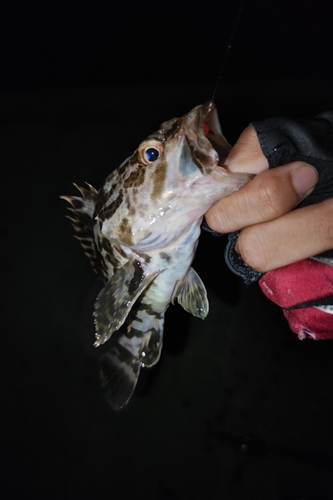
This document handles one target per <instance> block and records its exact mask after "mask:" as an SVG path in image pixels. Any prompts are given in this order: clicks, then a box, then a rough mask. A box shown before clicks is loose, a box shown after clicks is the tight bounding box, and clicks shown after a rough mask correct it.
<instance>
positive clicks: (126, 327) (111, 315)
mask: <svg viewBox="0 0 333 500" xmlns="http://www.w3.org/2000/svg"><path fill="white" fill-rule="evenodd" d="M230 147H231V146H230V144H229V143H228V142H227V140H226V139H225V137H224V135H223V133H222V131H221V126H220V123H219V118H218V114H217V110H216V106H215V103H214V101H213V100H211V101H209V102H207V103H205V104H203V105H199V106H196V107H195V108H193V109H192V110H191V111H190V112H188V113H186V114H185V115H183V116H181V117H180V118H173V119H171V120H168V121H165V122H164V123H162V125H161V126H160V127H159V128H158V130H157V131H155V132H153V133H152V134H150V135H149V136H148V137H147V139H145V140H144V141H143V142H141V143H140V144H139V147H138V148H137V149H136V151H135V152H134V153H133V155H132V156H130V157H129V158H127V159H126V160H125V161H124V162H123V163H122V164H121V165H120V166H119V167H118V168H117V169H115V170H113V171H112V172H111V173H110V175H109V176H108V177H107V178H106V180H105V182H104V183H103V185H102V186H101V187H100V189H99V190H96V189H95V188H94V187H93V186H91V185H90V184H88V183H86V185H85V186H84V187H83V186H78V185H76V184H74V186H75V187H76V188H77V189H78V191H79V192H80V195H81V196H62V198H63V199H64V200H66V201H67V202H68V203H69V207H68V208H69V210H70V211H71V214H70V216H68V217H69V219H70V221H71V222H72V225H73V227H74V230H75V236H76V238H77V239H78V240H79V242H80V243H81V246H82V247H83V250H84V252H85V254H86V255H87V256H88V258H89V259H90V261H91V263H92V266H93V268H94V270H95V271H96V272H97V273H98V274H99V275H100V276H101V278H102V280H103V282H104V285H103V288H102V289H101V291H100V293H99V294H98V296H97V299H96V302H95V307H94V313H93V315H94V323H95V343H94V346H95V347H98V346H100V345H102V344H105V343H106V342H108V343H109V345H110V348H109V350H108V351H107V352H106V354H105V355H103V356H102V358H101V379H102V384H103V386H104V388H105V391H106V397H107V400H108V402H109V404H110V405H111V407H112V408H114V409H121V408H123V407H124V406H125V405H126V404H127V403H128V402H129V400H130V399H131V396H132V394H133V392H134V389H135V386H136V384H137V381H138V377H139V374H140V370H141V369H142V368H150V367H152V366H154V365H156V363H157V362H158V361H159V359H160V356H161V349H162V344H163V328H164V318H165V312H166V310H167V308H168V306H169V305H170V304H173V303H175V301H176V300H177V302H178V303H179V304H180V305H181V306H182V307H183V308H184V309H185V311H187V312H189V313H191V314H192V315H194V316H196V317H199V318H201V319H204V318H205V317H206V316H207V314H208V310H209V303H208V298H207V292H206V288H205V286H204V284H203V282H202V280H201V278H200V277H199V276H198V274H197V273H196V271H195V270H194V269H193V267H192V262H193V260H194V256H195V252H196V248H197V245H198V238H199V235H200V231H201V223H202V219H203V216H204V214H205V212H206V211H207V210H208V209H209V208H210V207H211V206H212V205H213V204H214V203H216V202H217V201H218V200H219V199H220V198H222V197H225V196H228V195H230V194H231V193H233V192H235V191H236V190H238V189H240V188H241V187H242V186H244V185H245V184H246V183H247V182H248V181H249V180H250V179H251V178H252V176H251V175H250V174H246V173H230V172H228V171H227V170H226V169H225V168H224V167H223V166H220V164H219V163H221V161H222V159H223V157H225V156H226V155H227V153H228V151H229V149H230Z"/></svg>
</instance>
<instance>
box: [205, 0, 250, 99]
mask: <svg viewBox="0 0 333 500" xmlns="http://www.w3.org/2000/svg"><path fill="white" fill-rule="evenodd" d="M245 2H246V0H241V2H240V4H239V6H238V10H237V14H236V18H235V21H234V24H233V26H232V30H231V34H230V37H229V40H228V43H227V48H226V50H225V52H224V57H223V60H222V64H221V67H220V71H219V74H218V76H217V80H216V84H215V88H214V91H213V95H212V100H214V98H215V95H216V91H217V88H218V86H219V84H220V81H221V77H222V74H223V73H224V70H225V68H226V65H227V61H228V58H229V54H230V51H231V48H232V45H233V43H234V40H235V37H236V35H237V32H238V31H237V30H238V27H239V23H240V20H241V17H242V13H243V7H244V5H245Z"/></svg>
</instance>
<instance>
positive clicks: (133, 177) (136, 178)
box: [124, 165, 145, 189]
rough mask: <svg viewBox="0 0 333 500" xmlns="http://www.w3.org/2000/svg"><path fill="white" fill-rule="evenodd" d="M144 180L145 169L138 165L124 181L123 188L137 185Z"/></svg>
mask: <svg viewBox="0 0 333 500" xmlns="http://www.w3.org/2000/svg"><path fill="white" fill-rule="evenodd" d="M144 181H145V169H144V167H141V166H140V165H138V166H137V167H136V169H135V170H133V171H132V172H131V173H130V175H129V176H128V177H127V179H125V181H124V188H125V189H127V188H130V187H139V186H141V184H143V183H144Z"/></svg>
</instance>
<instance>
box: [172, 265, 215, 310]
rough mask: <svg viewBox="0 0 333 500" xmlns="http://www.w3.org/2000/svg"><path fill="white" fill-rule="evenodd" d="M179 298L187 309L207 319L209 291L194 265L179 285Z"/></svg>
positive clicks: (180, 302)
mask: <svg viewBox="0 0 333 500" xmlns="http://www.w3.org/2000/svg"><path fill="white" fill-rule="evenodd" d="M177 300H178V302H179V304H180V305H181V306H182V307H183V308H184V309H185V311H187V312H189V313H191V314H193V316H197V317H199V318H201V319H205V317H206V316H207V314H208V310H209V303H208V299H207V292H206V288H205V285H204V284H203V282H202V281H201V278H200V276H199V275H198V274H197V273H196V272H195V270H194V269H193V267H191V268H190V270H189V272H188V273H187V275H186V276H185V278H184V280H183V281H182V282H181V284H180V285H179V287H178V290H177Z"/></svg>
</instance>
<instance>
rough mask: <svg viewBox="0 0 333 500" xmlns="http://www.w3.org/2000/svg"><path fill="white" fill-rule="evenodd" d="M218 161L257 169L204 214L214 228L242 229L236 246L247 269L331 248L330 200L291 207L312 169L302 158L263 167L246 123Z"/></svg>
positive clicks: (307, 189) (307, 188)
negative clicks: (300, 206) (244, 182)
mask: <svg viewBox="0 0 333 500" xmlns="http://www.w3.org/2000/svg"><path fill="white" fill-rule="evenodd" d="M224 165H225V166H226V167H227V168H228V170H230V172H249V173H254V174H257V175H256V177H254V179H253V180H252V181H250V182H249V183H248V184H247V185H246V186H244V187H243V188H242V189H241V190H239V191H237V192H236V193H233V194H232V195H230V196H228V197H227V198H223V199H221V200H220V201H219V202H218V203H216V204H215V205H214V206H213V207H212V208H211V209H210V210H209V211H208V212H207V213H206V221H207V223H208V225H209V226H210V227H211V228H212V229H214V230H215V231H218V232H222V233H229V232H231V231H235V230H239V229H242V231H241V233H240V235H239V238H238V241H237V245H236V248H235V249H236V251H237V252H238V253H239V254H240V255H241V257H242V258H243V260H244V262H245V263H246V264H247V265H248V266H250V267H252V268H253V269H255V270H257V271H260V272H267V271H270V270H273V269H277V268H279V267H281V266H285V265H287V264H291V263H293V262H297V261H300V260H302V259H305V258H307V257H310V256H313V255H316V254H318V253H321V252H323V251H325V250H329V249H331V248H333V199H328V200H325V201H323V202H321V203H318V204H315V205H310V206H306V207H302V208H298V209H296V210H293V209H294V208H295V207H297V205H299V203H301V201H302V200H303V199H304V198H306V197H307V196H308V195H309V194H310V193H311V192H312V191H313V189H314V187H315V185H316V183H317V180H318V174H317V170H316V169H315V168H314V167H312V166H311V165H309V164H307V163H304V162H300V161H297V162H293V163H290V164H288V165H284V166H281V167H277V168H274V169H270V170H268V162H267V159H266V158H265V156H264V154H263V152H262V150H261V147H260V144H259V141H258V137H257V134H256V132H255V130H254V128H253V127H252V126H249V127H247V128H246V129H245V130H244V131H243V133H242V134H241V136H240V137H239V139H238V141H237V143H236V144H235V146H234V147H233V148H232V149H231V150H230V152H229V154H228V157H227V159H226V160H225V161H224Z"/></svg>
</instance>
